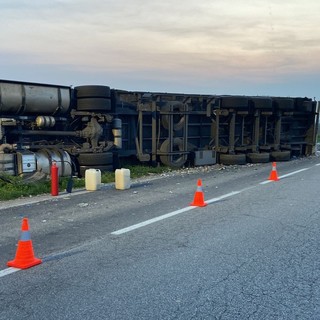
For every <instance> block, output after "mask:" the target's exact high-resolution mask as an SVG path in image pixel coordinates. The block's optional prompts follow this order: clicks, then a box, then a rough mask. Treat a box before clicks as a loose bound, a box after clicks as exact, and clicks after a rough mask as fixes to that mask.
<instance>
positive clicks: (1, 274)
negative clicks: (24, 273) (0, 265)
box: [0, 267, 22, 278]
mask: <svg viewBox="0 0 320 320" xmlns="http://www.w3.org/2000/svg"><path fill="white" fill-rule="evenodd" d="M21 270H22V269H18V268H13V267H10V268H7V269H4V270H0V278H1V277H4V276H7V275H8V274H11V273H14V272H17V271H21Z"/></svg>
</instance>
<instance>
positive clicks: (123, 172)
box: [115, 168, 130, 190]
mask: <svg viewBox="0 0 320 320" xmlns="http://www.w3.org/2000/svg"><path fill="white" fill-rule="evenodd" d="M115 182H116V189H118V190H126V189H129V188H130V170H129V169H124V168H121V169H116V171H115Z"/></svg>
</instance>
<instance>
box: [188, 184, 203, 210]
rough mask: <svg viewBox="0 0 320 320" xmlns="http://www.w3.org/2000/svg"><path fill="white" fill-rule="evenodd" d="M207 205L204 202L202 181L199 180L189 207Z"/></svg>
mask: <svg viewBox="0 0 320 320" xmlns="http://www.w3.org/2000/svg"><path fill="white" fill-rule="evenodd" d="M206 205H207V203H205V202H204V194H203V190H202V181H201V179H199V180H198V184H197V191H196V192H195V194H194V198H193V202H192V203H190V206H195V207H205V206H206Z"/></svg>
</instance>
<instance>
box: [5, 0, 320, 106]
mask: <svg viewBox="0 0 320 320" xmlns="http://www.w3.org/2000/svg"><path fill="white" fill-rule="evenodd" d="M319 13H320V1H319V0H306V1H301V0H281V1H279V0H269V1H266V0H183V1H182V0H181V1H178V0H170V1H169V0H161V1H160V0H153V1H143V0H90V1H89V0H87V1H82V0H51V1H47V0H33V1H30V0H14V1H12V0H1V10H0V17H1V19H0V27H1V32H0V42H1V50H0V56H1V59H0V64H1V73H0V79H6V80H21V81H30V82H40V83H52V84H59V85H72V86H77V85H84V84H102V85H109V86H110V87H112V88H118V89H125V90H139V91H160V92H181V93H205V94H240V95H281V96H307V97H310V98H314V97H315V98H316V99H319V100H320V17H319Z"/></svg>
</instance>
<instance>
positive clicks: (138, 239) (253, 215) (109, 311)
mask: <svg viewBox="0 0 320 320" xmlns="http://www.w3.org/2000/svg"><path fill="white" fill-rule="evenodd" d="M270 170H271V164H270V163H269V164H261V165H253V166H243V167H230V168H227V169H224V170H222V169H221V168H219V167H218V166H217V167H216V168H215V169H213V170H206V169H205V168H204V169H201V170H197V171H196V172H187V170H184V171H183V172H181V173H179V174H171V175H165V176H161V177H157V178H150V179H145V180H137V181H132V182H133V185H132V187H131V188H130V189H129V190H124V191H119V190H115V189H114V186H113V185H106V186H103V188H102V189H101V190H99V191H96V192H79V191H77V192H73V193H72V194H71V195H67V194H61V195H60V196H59V197H51V196H47V197H35V198H32V199H24V200H19V201H11V202H6V203H0V319H119V320H122V319H124V320H125V319H130V320H133V319H320V249H319V247H320V246H319V243H320V232H319V228H320V209H319V200H318V194H319V177H320V158H318V157H311V158H306V159H297V160H294V161H290V162H283V163H280V162H279V163H277V172H278V175H279V177H280V181H278V182H269V181H267V179H268V176H269V174H270ZM198 179H202V184H203V190H204V197H205V200H206V201H207V202H208V205H207V206H206V207H202V208H200V207H190V206H189V204H190V202H192V200H193V196H194V193H195V191H196V186H197V180H198ZM23 216H27V217H28V218H29V224H30V231H31V237H32V241H33V248H34V252H35V255H36V256H37V257H39V258H42V259H43V263H42V264H41V265H38V266H35V267H33V268H30V269H27V270H16V269H10V268H8V267H7V266H6V263H7V261H8V260H12V259H13V258H14V255H15V251H16V244H17V240H18V239H19V236H20V227H21V219H22V217H23ZM13 271H14V272H13ZM11 272H12V273H11Z"/></svg>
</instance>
